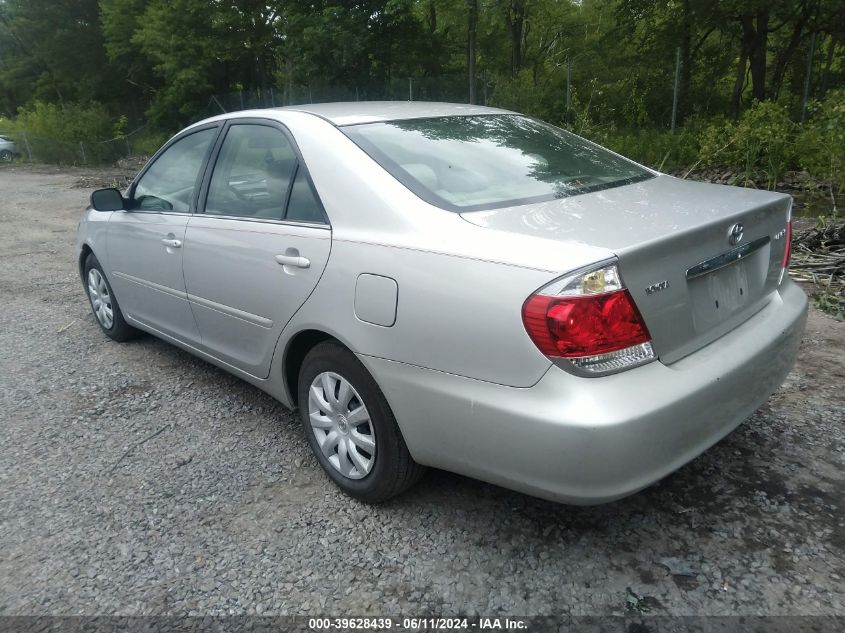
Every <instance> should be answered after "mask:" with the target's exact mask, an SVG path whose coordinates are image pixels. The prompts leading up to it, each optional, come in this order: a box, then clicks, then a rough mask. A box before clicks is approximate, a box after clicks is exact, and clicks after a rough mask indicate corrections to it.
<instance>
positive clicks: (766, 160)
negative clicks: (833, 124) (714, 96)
mask: <svg viewBox="0 0 845 633" xmlns="http://www.w3.org/2000/svg"><path fill="white" fill-rule="evenodd" d="M797 131H798V126H797V125H796V124H795V123H793V122H792V121H791V120H790V118H789V115H788V114H787V111H786V108H784V107H782V106H779V105H778V104H776V103H772V102H770V101H758V102H755V103H754V105H752V106H751V108H749V109H748V110H746V111H745V112H744V113H743V115H742V117H740V119H739V121H738V122H736V123H734V122H732V121H725V120H722V121H719V122H716V123H714V124H711V125H710V126H708V127H707V128H706V129H705V130H704V131H703V133H702V136H701V151H700V158H701V164H702V165H703V166H704V167H717V168H723V167H728V168H731V169H735V170H738V171H739V173H740V177H744V179H745V184H747V183H748V182H749V181H758V180H765V182H766V183H767V184H768V187H769V189H773V188H774V187H775V185H776V184H777V182H778V181H779V180H780V178H781V176H782V175H783V173H784V172H785V171H786V170H788V169H792V168H795V167H796V166H797V154H796V137H797V134H796V133H797Z"/></svg>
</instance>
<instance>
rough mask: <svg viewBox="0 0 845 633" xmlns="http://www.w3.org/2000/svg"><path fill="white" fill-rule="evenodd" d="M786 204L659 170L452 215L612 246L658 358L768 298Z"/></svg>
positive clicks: (731, 323)
mask: <svg viewBox="0 0 845 633" xmlns="http://www.w3.org/2000/svg"><path fill="white" fill-rule="evenodd" d="M790 207H791V198H790V197H789V196H786V195H783V194H776V193H771V192H761V191H756V190H749V189H740V188H736V187H725V186H721V185H710V184H706V183H697V182H691V181H684V180H680V179H677V178H672V177H670V176H662V175H661V176H657V177H655V178H652V179H649V180H647V181H643V182H640V183H635V184H631V185H626V186H623V187H617V188H614V189H608V190H604V191H599V192H594V193H589V194H583V195H579V196H573V197H570V198H561V199H557V200H552V201H548V202H543V203H537V204H531V205H522V206H517V207H509V208H504V209H493V210H488V211H475V212H468V213H464V214H462V217H463V218H464V219H465V220H467V221H468V222H471V223H473V224H476V225H479V226H483V227H487V228H491V229H496V230H501V231H508V232H513V233H520V234H526V235H533V236H537V237H545V238H552V239H556V240H559V241H561V242H562V248H565V246H564V244H566V243H570V244H573V243H586V244H589V245H591V246H597V247H604V248H607V249H609V250H611V251H613V252H614V253H615V254H616V256H617V257H618V259H619V269H620V274H621V275H622V278H623V280H624V282H625V284H626V286H627V287H628V290H629V292H630V293H631V296H632V297H633V299H634V301H635V303H636V304H637V306H638V308H639V310H640V312H641V314H642V316H643V319H644V320H645V322H646V325H647V327H648V329H649V332H650V333H651V336H652V344H653V346H654V349H655V352H656V353H657V355H658V356H659V358H660V359H661V360H662V361H663V362H664V363H667V364H668V363H672V362H674V361H676V360H679V359H680V358H683V357H684V356H686V355H687V354H690V353H692V352H694V351H696V350H698V349H700V348H701V347H703V346H705V345H707V344H708V343H710V342H712V341H713V340H715V339H717V338H719V337H720V336H722V335H723V334H725V333H726V332H728V331H730V330H731V329H733V328H735V327H736V326H737V325H739V324H740V323H742V322H743V321H745V320H746V319H748V318H749V317H750V316H752V315H753V314H754V313H755V312H757V311H758V310H759V309H761V308H762V307H763V306H764V305H765V304H766V303H767V302H768V301H769V299H770V298H771V294H772V292H774V290H775V289H776V288H777V286H778V283H779V282H780V278H781V263H782V260H783V255H784V248H785V246H786V242H787V235H786V230H785V229H786V224H787V221H788V217H789V212H790ZM732 231H733V236H732V235H731V232H732ZM740 233H741V235H740ZM561 272H567V271H561Z"/></svg>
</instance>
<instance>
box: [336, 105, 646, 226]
mask: <svg viewBox="0 0 845 633" xmlns="http://www.w3.org/2000/svg"><path fill="white" fill-rule="evenodd" d="M341 129H342V130H343V132H344V133H345V134H346V135H347V136H348V137H349V138H350V139H352V140H353V141H354V142H355V143H356V144H357V145H358V146H359V147H361V149H363V150H364V151H365V152H367V153H368V154H369V155H370V156H372V157H373V159H375V160H376V161H377V162H378V163H379V164H380V165H381V166H382V167H384V168H385V169H386V170H387V171H388V172H390V173H391V174H392V175H393V176H394V177H395V178H397V179H398V180H399V181H400V182H401V183H403V184H404V185H405V186H406V187H408V188H409V189H410V190H411V191H413V192H414V193H416V194H417V195H418V196H419V197H420V198H422V199H423V200H425V201H427V202H430V203H431V204H434V205H436V206H439V207H442V208H444V209H448V210H450V211H456V212H464V211H480V210H483V209H493V208H497V207H507V206H513V205H518V204H527V203H530V202H542V201H544V200H552V199H554V198H563V197H567V196H574V195H578V194H581V193H587V192H590V191H598V190H601V189H608V188H610V187H619V186H621V185H625V184H628V183H632V182H637V181H640V180H645V179H647V178H651V177H652V174H651V173H650V172H648V171H646V170H644V169H643V168H641V167H639V166H638V165H636V164H634V163H632V162H630V161H628V160H625V159H624V158H621V157H619V156H616V155H615V154H612V153H611V152H609V151H607V150H605V149H602V148H601V147H599V146H597V145H593V144H592V143H589V142H587V141H585V140H584V139H581V138H579V137H577V136H575V135H574V134H570V133H569V132H566V131H565V130H561V129H559V128H556V127H553V126H551V125H547V124H545V123H541V122H539V121H535V120H534V119H529V118H528V117H524V116H519V115H485V116H455V117H439V118H431V119H411V120H407V121H387V122H382V123H367V124H362V125H350V126H347V127H343V128H341Z"/></svg>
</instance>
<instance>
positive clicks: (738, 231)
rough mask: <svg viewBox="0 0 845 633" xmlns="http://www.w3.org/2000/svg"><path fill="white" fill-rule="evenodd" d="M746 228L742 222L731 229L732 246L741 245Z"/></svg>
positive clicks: (729, 239)
mask: <svg viewBox="0 0 845 633" xmlns="http://www.w3.org/2000/svg"><path fill="white" fill-rule="evenodd" d="M744 230H745V229H744V227H743V226H742V224H741V223H740V222H737V223H736V224H734V225H733V226H732V227H731V230H730V231H728V243H729V244H731V245H732V246H733V245H734V244H739V243H740V242H741V241H742V235H743V231H744Z"/></svg>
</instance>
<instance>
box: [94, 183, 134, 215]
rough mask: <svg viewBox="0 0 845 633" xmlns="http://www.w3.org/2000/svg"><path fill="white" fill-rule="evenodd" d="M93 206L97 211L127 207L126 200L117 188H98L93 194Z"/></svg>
mask: <svg viewBox="0 0 845 633" xmlns="http://www.w3.org/2000/svg"><path fill="white" fill-rule="evenodd" d="M91 206H92V207H93V208H94V210H95V211H120V210H122V209H125V208H126V200H124V199H123V194H122V193H120V192H119V191H118V190H117V189H111V188H110V189H97V191H95V192H94V193H92V194H91Z"/></svg>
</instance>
